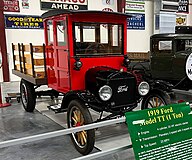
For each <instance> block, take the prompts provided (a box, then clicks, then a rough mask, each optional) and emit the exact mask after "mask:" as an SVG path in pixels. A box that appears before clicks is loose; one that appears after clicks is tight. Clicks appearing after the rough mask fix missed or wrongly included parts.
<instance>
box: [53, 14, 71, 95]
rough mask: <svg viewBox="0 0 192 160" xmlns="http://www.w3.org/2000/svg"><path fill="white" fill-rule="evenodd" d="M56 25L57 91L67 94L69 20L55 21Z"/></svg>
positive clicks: (68, 82) (68, 80)
mask: <svg viewBox="0 0 192 160" xmlns="http://www.w3.org/2000/svg"><path fill="white" fill-rule="evenodd" d="M53 25H54V68H55V71H56V79H57V90H58V91H60V92H67V91H69V90H70V79H69V77H70V76H69V61H68V60H69V46H68V30H67V18H66V17H62V18H61V19H58V20H53Z"/></svg>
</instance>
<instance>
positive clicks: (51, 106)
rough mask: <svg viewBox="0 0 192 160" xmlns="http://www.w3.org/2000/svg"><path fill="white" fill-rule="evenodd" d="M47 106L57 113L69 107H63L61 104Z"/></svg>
mask: <svg viewBox="0 0 192 160" xmlns="http://www.w3.org/2000/svg"><path fill="white" fill-rule="evenodd" d="M47 108H48V109H49V110H51V111H54V112H55V113H62V112H67V109H63V108H61V104H54V105H50V106H47Z"/></svg>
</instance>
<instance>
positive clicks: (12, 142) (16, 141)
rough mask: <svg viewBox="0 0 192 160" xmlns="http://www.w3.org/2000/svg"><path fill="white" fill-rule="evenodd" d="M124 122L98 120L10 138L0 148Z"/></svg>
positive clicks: (1, 143)
mask: <svg viewBox="0 0 192 160" xmlns="http://www.w3.org/2000/svg"><path fill="white" fill-rule="evenodd" d="M122 122H125V117H121V118H117V119H112V120H107V121H102V122H97V123H92V124H87V125H84V126H80V127H74V128H69V129H63V130H59V131H54V132H48V133H44V134H38V135H34V136H29V137H24V138H19V139H13V140H8V141H4V142H0V148H3V147H9V146H13V145H18V144H23V143H28V142H33V141H38V140H43V139H47V138H53V137H57V136H63V135H66V134H71V133H75V132H79V131H83V130H89V129H94V128H99V127H104V126H109V125H113V124H116V123H122Z"/></svg>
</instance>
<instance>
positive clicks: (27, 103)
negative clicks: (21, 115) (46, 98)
mask: <svg viewBox="0 0 192 160" xmlns="http://www.w3.org/2000/svg"><path fill="white" fill-rule="evenodd" d="M20 94H21V102H22V104H23V108H24V109H25V111H27V112H33V111H34V109H35V104H36V94H35V89H34V85H33V84H32V83H30V82H28V81H26V80H24V79H21V83H20Z"/></svg>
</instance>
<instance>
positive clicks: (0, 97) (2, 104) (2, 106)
mask: <svg viewBox="0 0 192 160" xmlns="http://www.w3.org/2000/svg"><path fill="white" fill-rule="evenodd" d="M10 105H11V104H10V103H3V102H2V95H1V84H0V108H4V107H8V106H10Z"/></svg>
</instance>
